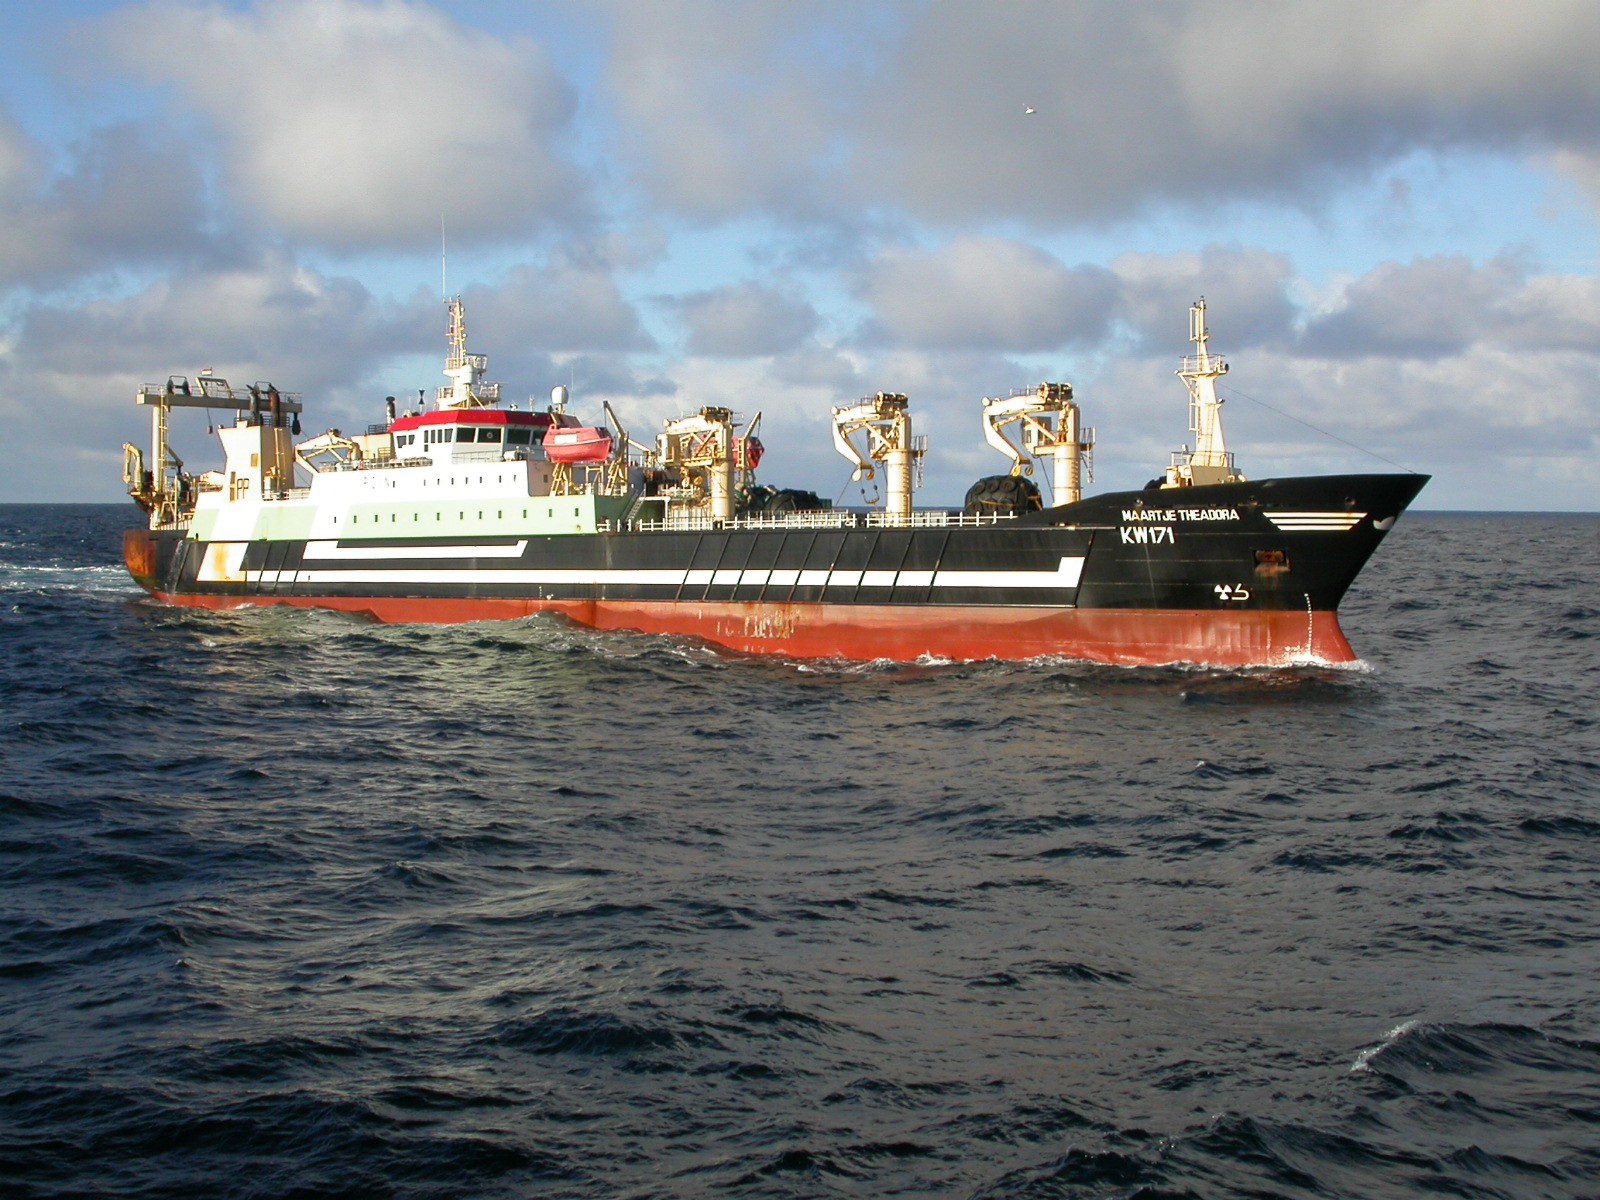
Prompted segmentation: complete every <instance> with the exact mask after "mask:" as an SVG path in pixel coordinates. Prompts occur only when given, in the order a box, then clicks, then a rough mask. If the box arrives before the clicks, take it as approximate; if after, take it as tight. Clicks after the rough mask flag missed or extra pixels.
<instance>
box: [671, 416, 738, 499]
mask: <svg viewBox="0 0 1600 1200" xmlns="http://www.w3.org/2000/svg"><path fill="white" fill-rule="evenodd" d="M656 453H657V455H658V457H659V460H660V462H661V465H662V466H664V467H675V468H677V470H678V471H680V472H681V473H682V475H683V477H684V482H685V483H686V484H690V485H691V486H693V487H695V488H697V489H702V490H703V494H704V495H706V496H707V497H708V498H709V500H710V507H711V519H712V520H713V521H731V520H733V516H734V506H735V498H734V488H733V474H734V449H733V410H732V409H728V408H720V407H717V406H714V405H711V406H707V407H705V408H702V409H701V410H700V411H699V412H697V413H695V414H693V415H692V416H687V417H679V418H678V419H677V420H675V421H668V422H667V423H666V427H665V429H664V430H663V431H662V433H661V434H660V435H659V437H658V439H657V451H656Z"/></svg>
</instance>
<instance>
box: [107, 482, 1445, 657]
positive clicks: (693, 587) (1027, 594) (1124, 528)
mask: <svg viewBox="0 0 1600 1200" xmlns="http://www.w3.org/2000/svg"><path fill="white" fill-rule="evenodd" d="M1426 482H1427V479H1426V477H1425V476H1418V475H1333V476H1316V477H1300V478H1289V479H1270V480H1262V481H1256V482H1247V483H1236V484H1222V485H1216V486H1210V487H1200V488H1189V489H1183V490H1181V491H1180V490H1147V491H1144V492H1123V493H1112V494H1108V495H1102V496H1096V497H1092V498H1090V499H1088V500H1084V501H1082V502H1080V503H1078V504H1073V505H1064V506H1061V507H1058V508H1053V509H1048V510H1045V511H1043V512H1039V513H1034V514H1030V515H1027V516H1024V517H1019V518H1017V519H1016V520H1013V521H1004V522H1000V523H998V524H991V525H981V526H976V527H972V526H954V525H952V526H947V527H931V528H912V529H904V528H876V527H856V528H848V529H806V528H759V529H753V528H728V529H708V530H703V531H685V532H676V531H674V532H614V533H599V534H577V535H556V536H529V537H515V536H511V537H492V538H490V537H483V538H479V537H473V538H470V539H465V541H466V542H467V543H468V545H464V544H463V542H464V539H463V538H461V537H454V538H388V539H376V538H353V539H340V540H338V541H313V542H308V541H256V542H249V543H245V544H243V545H242V546H241V545H239V544H237V543H235V544H234V549H235V551H236V558H235V559H234V560H233V561H231V562H230V563H229V565H228V567H227V569H225V570H223V571H221V572H220V573H219V572H218V570H217V569H216V564H215V560H214V559H208V547H207V545H206V544H203V543H199V542H196V541H193V540H191V539H188V538H186V537H185V535H184V534H183V533H182V532H181V531H173V532H166V531H156V532H153V533H149V534H134V535H130V549H129V566H130V570H131V571H132V572H133V574H134V576H135V578H137V579H138V580H139V582H140V583H142V584H143V585H144V586H145V587H146V588H148V589H149V590H150V591H152V592H153V593H155V594H157V595H159V596H161V597H163V598H165V599H171V600H175V601H177V602H180V603H200V604H207V603H209V604H212V605H215V606H219V607H220V606H225V605H227V604H238V603H268V604H272V603H291V604H318V603H321V602H329V603H328V606H329V607H339V608H350V607H358V605H356V604H354V603H352V602H356V601H378V602H389V603H387V604H386V605H384V609H385V612H386V613H389V614H393V613H403V612H404V608H403V606H399V605H398V604H397V603H396V602H401V601H408V600H411V601H419V602H430V601H437V602H456V603H458V604H459V603H460V602H471V601H484V602H489V603H488V604H487V607H485V608H484V610H483V615H501V614H499V613H497V612H496V611H494V609H495V603H494V602H499V603H500V606H501V607H505V608H506V609H507V611H506V613H505V614H504V615H519V614H518V610H517V605H518V604H521V605H523V606H524V607H525V609H530V610H531V609H538V608H552V609H556V610H557V611H572V612H574V613H575V614H576V613H580V612H581V611H583V610H582V609H581V607H574V606H583V605H602V606H617V607H618V608H620V609H624V610H625V609H628V608H629V606H645V607H648V608H650V609H651V610H655V609H670V608H673V607H679V608H683V609H685V610H686V611H687V610H688V609H691V608H698V609H700V610H702V611H705V612H711V611H716V610H718V609H719V608H724V607H728V606H733V607H738V606H747V607H749V608H751V609H752V611H754V610H759V611H761V612H766V613H779V614H789V615H790V617H792V618H793V619H794V620H797V621H802V622H804V621H808V620H811V619H812V617H813V615H814V614H815V613H817V612H820V611H824V610H826V611H841V610H849V609H861V610H863V611H866V610H870V611H871V612H872V613H873V614H874V616H873V623H874V625H875V626H881V624H882V621H883V618H881V616H880V615H879V614H882V613H884V612H888V613H891V614H892V613H895V612H899V613H901V614H902V615H903V617H904V618H905V619H906V620H907V621H908V622H909V623H910V624H913V625H915V624H917V623H918V619H919V618H918V617H917V616H916V614H922V617H923V618H928V619H932V617H931V615H930V610H934V611H937V610H947V611H948V612H949V613H955V612H970V611H976V610H983V611H984V612H986V613H993V612H994V611H995V610H1001V611H1004V610H1017V612H1018V614H1019V616H1020V615H1021V614H1022V613H1025V612H1035V611H1039V610H1050V611H1067V610H1070V611H1075V612H1078V613H1085V612H1105V613H1115V612H1123V613H1162V612H1167V613H1184V614H1202V615H1203V614H1206V613H1217V614H1227V615H1228V617H1229V619H1233V618H1237V617H1238V616H1240V615H1241V614H1274V613H1277V614H1285V613H1293V614H1297V615H1304V614H1308V613H1326V614H1331V613H1333V612H1334V611H1335V610H1336V609H1337V607H1338V605H1339V602H1340V600H1341V599H1342V598H1343V596H1344V594H1345V592H1346V590H1347V589H1348V588H1349V587H1350V584H1351V583H1352V582H1353V581H1354V579H1355V578H1356V576H1357V574H1358V573H1359V572H1360V570H1361V568H1362V566H1363V565H1364V564H1365V563H1366V561H1367V559H1368V558H1369V557H1371V555H1372V553H1373V551H1374V550H1375V549H1376V548H1377V546H1378V544H1379V543H1380V542H1381V541H1382V540H1383V537H1384V536H1385V534H1386V533H1387V531H1388V529H1389V528H1390V527H1391V526H1392V525H1393V522H1394V520H1395V518H1396V517H1398V516H1399V514H1400V513H1401V512H1402V511H1403V510H1404V509H1405V507H1406V506H1407V505H1408V504H1409V503H1410V502H1411V500H1412V499H1413V498H1414V497H1415V496H1416V494H1417V493H1418V492H1419V491H1420V490H1421V488H1422V486H1423V485H1424V484H1425V483H1426ZM135 543H137V546H136V545H135ZM469 547H470V549H469ZM430 551H431V552H432V553H430ZM471 551H476V552H477V553H476V554H475V555H473V556H466V557H464V556H463V554H464V552H465V553H470V552H471ZM563 606H566V607H565V608H564V607H563ZM428 608H429V605H428V604H426V603H423V604H419V605H418V607H417V609H416V611H417V614H418V617H417V619H432V618H430V617H429V616H428V615H426V611H427V609H428ZM372 611H374V612H378V609H377V608H373V609H372ZM438 611H446V610H444V609H439V610H438ZM463 611H466V610H463ZM641 611H643V609H642V608H641ZM386 619H406V618H405V617H404V616H400V617H398V618H396V617H393V616H386ZM445 619H455V618H448V617H447V618H445ZM579 619H582V617H581V616H580V617H579ZM829 619H830V621H832V620H835V618H833V617H830V618H829ZM785 620H786V621H787V620H789V617H786V618H785ZM780 624H781V623H780ZM645 627H649V626H648V624H646V626H645ZM1334 628H1335V629H1336V628H1337V626H1336V625H1335V626H1334ZM717 640H725V639H717ZM777 640H779V641H782V640H783V639H781V638H780V639H777ZM1341 640H1342V639H1341ZM824 644H825V642H824ZM918 644H920V643H918ZM763 648H765V647H763ZM928 652H932V653H937V652H938V650H937V649H932V650H930V651H928Z"/></svg>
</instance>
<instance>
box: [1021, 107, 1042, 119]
mask: <svg viewBox="0 0 1600 1200" xmlns="http://www.w3.org/2000/svg"><path fill="white" fill-rule="evenodd" d="M1038 111H1039V110H1038V109H1036V108H1024V109H1023V110H1022V115H1023V116H1025V117H1031V116H1033V114H1034V113H1036V112H1038Z"/></svg>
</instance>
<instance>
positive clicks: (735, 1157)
mask: <svg viewBox="0 0 1600 1200" xmlns="http://www.w3.org/2000/svg"><path fill="white" fill-rule="evenodd" d="M136 516H137V514H136V512H135V511H134V510H133V509H132V508H131V507H128V508H99V507H62V508H49V507H9V508H4V509H0V767H3V770H0V1195H4V1196H5V1197H8V1198H9V1197H47V1196H50V1197H57V1196H60V1197H65V1196H95V1197H169V1196H170V1197H239V1198H246V1197H248V1198H260V1200H266V1198H268V1197H274V1198H276V1197H285V1198H286V1197H316V1198H324V1197H369V1196H371V1197H390V1196H392V1197H408V1198H409V1197H416V1198H423V1197H428V1198H434V1197H437V1198H441V1200H443V1198H449V1200H456V1198H459V1197H539V1198H541V1200H542V1198H552V1200H559V1198H566V1197H574V1198H577V1197H583V1198H587V1197H596V1198H599V1197H604V1198H612V1197H636V1198H642V1197H700V1196H727V1197H886V1196H909V1197H972V1198H983V1200H988V1198H995V1200H999V1198H1002V1197H1005V1198H1011V1197H1074V1198H1076V1197H1083V1198H1085V1200H1087V1198H1090V1197H1093V1198H1096V1200H1101V1198H1107V1197H1145V1198H1154V1197H1294V1198H1302V1197H1303V1198H1311V1197H1423V1196H1429V1197H1432V1196H1459V1197H1473V1198H1477V1197H1505V1198H1517V1200H1524V1198H1529V1197H1579V1196H1591V1197H1592V1196H1600V765H1597V763H1600V728H1597V724H1596V722H1597V708H1600V518H1595V517H1543V516H1428V515H1419V516H1407V517H1404V518H1402V519H1401V521H1400V523H1399V525H1398V527H1397V528H1396V530H1395V532H1394V533H1393V534H1392V535H1391V537H1390V538H1389V540H1388V541H1387V542H1386V543H1385V544H1384V546H1383V547H1382V548H1381V549H1380V551H1379V552H1378V555H1377V557H1376V558H1375V559H1374V561H1373V562H1372V563H1371V565H1370V566H1369V568H1368V570H1367V571H1366V572H1365V574H1364V575H1363V576H1362V578H1361V579H1360V580H1359V581H1358V582H1357V585H1356V587H1355V590H1354V591H1353V592H1352V594H1351V595H1350V597H1349V599H1348V600H1347V602H1346V604H1345V607H1344V610H1343V611H1344V624H1345V628H1346V631H1347V632H1348V634H1349V636H1350V640H1351V642H1352V643H1353V644H1354V645H1355V647H1356V649H1357V651H1358V653H1360V654H1361V655H1362V658H1363V660H1364V661H1363V665H1361V666H1360V667H1359V668H1354V669H1342V670H1335V669H1327V668H1304V669H1296V670H1285V671H1247V672H1237V671H1234V672H1216V671H1201V670H1122V669H1109V668H1099V667H1091V666H1084V665H1079V664H1074V663H1070V662H1060V661H1047V662H1035V663H1027V664H1021V665H998V664H978V665H951V666H916V667H904V666H899V667H891V666H854V667H851V666H843V665H829V664H800V663H794V662H783V661H751V660H747V659H741V658H738V657H733V656H728V655H724V654H720V653H714V652H711V651H709V650H707V649H705V648H702V647H700V646H698V645H695V644H692V643H687V642H678V641H672V640H656V639H649V638H644V637H639V636H633V635H626V634H622V635H619V634H609V635H603V634H595V633H590V632H585V631H581V630H575V629H573V628H570V627H567V626H565V625H563V624H561V623H559V622H557V621H555V620H547V619H542V618H541V619H532V620H527V621H520V622H513V623H505V624H484V625H472V626H460V627H454V628H428V627H394V626H379V625H374V624H371V623H368V622H366V621H363V620H359V619H356V618H352V617H347V616H338V615H331V614H321V613H309V612H304V611H287V610H247V611H241V612H236V613H226V614H214V613H195V612H189V611H178V610H173V609H167V608H163V607H160V606H158V605H155V604H153V603H150V602H148V601H146V600H145V599H144V598H143V597H142V595H141V593H140V592H139V591H138V590H137V589H135V588H134V587H133V585H132V584H131V583H129V582H128V581H127V579H126V578H125V577H124V575H123V573H122V570H121V567H120V565H119V539H120V531H121V529H122V528H123V527H124V526H125V525H127V524H129V523H130V522H131V521H133V520H134V519H135V518H136Z"/></svg>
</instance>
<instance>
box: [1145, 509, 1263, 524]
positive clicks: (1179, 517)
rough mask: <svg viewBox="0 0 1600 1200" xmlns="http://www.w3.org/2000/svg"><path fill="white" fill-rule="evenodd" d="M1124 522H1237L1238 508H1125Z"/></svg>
mask: <svg viewBox="0 0 1600 1200" xmlns="http://www.w3.org/2000/svg"><path fill="white" fill-rule="evenodd" d="M1122 519H1123V520H1124V521H1138V522H1141V523H1143V524H1146V525H1170V524H1172V523H1173V522H1174V521H1237V520H1238V519H1239V510H1238V509H1237V508H1125V509H1123V510H1122Z"/></svg>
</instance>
